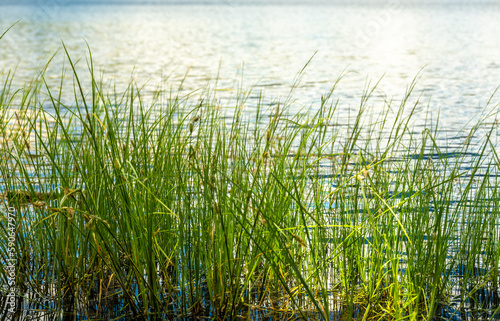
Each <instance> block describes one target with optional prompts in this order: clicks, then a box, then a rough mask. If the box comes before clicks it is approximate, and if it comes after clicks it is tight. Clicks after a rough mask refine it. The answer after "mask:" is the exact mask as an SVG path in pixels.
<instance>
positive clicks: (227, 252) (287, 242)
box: [0, 48, 500, 320]
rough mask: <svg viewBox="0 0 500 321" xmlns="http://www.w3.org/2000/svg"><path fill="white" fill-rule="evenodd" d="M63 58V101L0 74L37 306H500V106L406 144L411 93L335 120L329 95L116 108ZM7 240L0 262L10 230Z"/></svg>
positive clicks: (22, 277)
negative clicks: (317, 99)
mask: <svg viewBox="0 0 500 321" xmlns="http://www.w3.org/2000/svg"><path fill="white" fill-rule="evenodd" d="M65 49H66V48H64V50H65ZM66 53H67V52H66ZM66 57H67V65H68V66H69V67H70V71H71V72H73V80H74V91H73V93H71V94H72V95H73V99H72V100H71V103H70V104H67V103H64V102H63V100H64V98H67V97H68V93H66V92H64V91H63V89H62V88H65V86H64V84H63V81H62V80H61V83H60V85H59V86H57V87H55V86H50V85H49V84H48V82H47V81H46V79H45V73H44V72H41V73H40V75H39V77H37V78H36V79H35V80H34V81H33V82H32V83H31V84H29V85H27V86H25V87H24V88H19V89H18V88H13V85H12V79H13V76H12V75H11V74H9V73H7V74H2V77H3V87H2V89H1V91H0V92H1V94H0V118H1V120H0V124H1V125H0V126H1V127H0V158H1V162H0V191H1V193H2V195H3V197H2V202H3V204H4V205H5V206H13V207H15V208H16V211H17V215H18V218H17V219H18V224H19V228H18V231H17V239H16V246H17V252H18V255H19V257H18V262H19V265H18V273H17V284H18V285H19V292H20V295H21V296H22V298H23V300H24V302H26V303H29V304H30V306H32V307H35V308H38V309H43V310H48V311H54V312H56V311H60V310H64V311H73V312H74V313H78V314H80V315H82V316H86V317H88V318H96V317H100V318H104V319H105V318H109V317H118V316H130V315H133V316H135V317H138V318H148V317H154V316H157V317H159V318H160V317H161V318H169V319H174V318H175V317H188V316H203V315H204V316H207V315H210V316H212V317H213V318H214V319H217V320H223V319H237V317H238V316H240V317H245V318H250V317H255V316H258V315H260V316H261V317H263V316H270V315H273V316H276V317H277V318H299V319H300V318H316V319H331V318H333V316H336V317H338V318H341V319H345V320H350V319H362V320H393V319H394V320H401V319H408V320H420V319H427V320H430V319H433V318H434V316H435V315H436V314H440V313H441V312H440V311H441V309H442V308H443V307H444V306H449V305H450V304H451V305H453V306H454V307H455V308H456V310H457V311H458V312H460V311H465V309H466V308H468V307H470V305H471V302H476V303H481V300H480V298H479V297H478V294H479V293H483V292H481V291H490V292H487V293H492V295H493V293H498V290H499V283H498V281H499V275H498V274H499V260H500V254H499V253H500V249H499V237H500V235H499V199H500V198H499V195H498V187H497V186H498V172H499V171H498V170H499V159H498V155H497V154H496V152H495V149H496V148H497V146H496V145H495V144H494V141H493V140H492V139H490V138H491V136H492V135H496V130H497V127H496V126H497V125H496V123H491V122H490V121H491V119H492V118H494V116H495V114H496V112H497V111H498V108H497V107H498V106H487V108H489V110H491V113H490V114H488V117H484V118H482V119H481V120H480V121H479V123H477V124H476V125H474V126H471V127H470V128H469V131H468V132H466V133H465V134H464V137H466V138H457V139H455V140H453V143H454V144H455V143H456V141H459V144H455V146H454V147H453V146H445V145H443V144H442V143H441V144H440V142H442V140H439V139H440V135H441V132H440V127H439V124H438V123H437V122H430V121H429V122H428V124H427V127H425V128H423V129H424V130H423V131H422V132H418V133H415V130H414V127H412V120H413V119H414V118H415V117H423V116H425V115H422V114H419V115H415V113H416V109H417V107H419V106H420V103H419V102H418V101H417V102H416V103H414V104H413V105H412V104H411V103H410V101H412V100H411V98H412V92H413V90H414V87H415V82H413V83H412V84H411V85H410V86H409V88H408V89H407V92H406V93H405V95H404V97H403V99H402V101H401V102H400V104H399V106H397V105H396V104H395V103H393V102H386V103H385V106H384V108H382V109H380V110H381V111H380V112H377V113H373V112H370V104H371V103H370V101H371V100H370V97H371V95H372V93H373V92H374V90H375V88H376V86H374V87H372V88H369V89H367V90H366V92H365V94H364V95H363V98H362V100H361V103H360V106H359V108H358V109H357V112H356V114H355V115H354V116H352V117H349V119H348V120H347V121H344V122H343V123H340V124H339V123H338V119H340V118H342V117H343V116H344V115H341V114H339V112H338V108H339V107H338V106H339V101H338V100H337V98H336V95H335V93H336V92H335V89H336V85H337V83H336V84H334V86H333V87H332V90H331V92H330V93H328V94H327V95H324V96H323V97H321V103H320V106H317V107H316V108H315V109H311V110H309V111H307V112H303V113H300V114H293V113H291V112H290V108H291V107H292V105H293V103H292V100H291V99H287V100H286V101H285V102H279V101H276V102H274V103H273V104H271V105H265V104H264V103H263V102H264V99H263V97H259V98H258V99H253V100H251V101H250V98H249V97H250V96H249V95H250V94H243V92H241V93H238V94H237V95H236V96H235V97H236V98H235V99H233V100H232V101H230V102H228V103H227V104H226V105H222V106H221V103H220V100H217V97H216V93H217V90H216V88H214V87H207V88H205V89H204V90H201V91H199V92H196V93H185V92H184V91H181V90H180V91H172V90H168V89H167V90H165V89H164V88H158V90H156V91H155V93H156V94H155V95H154V96H152V97H151V96H147V97H145V96H143V89H142V87H140V86H138V85H137V84H135V83H134V82H131V83H130V84H129V86H128V88H127V89H126V91H124V92H122V93H118V92H115V91H113V90H112V88H110V86H109V85H107V84H106V83H105V82H103V81H100V79H102V77H99V76H98V75H96V74H95V71H94V67H93V62H92V56H91V55H89V57H88V63H89V75H88V76H90V77H87V78H88V79H89V81H88V82H83V81H82V80H81V79H80V76H81V75H80V74H79V73H78V72H76V68H75V65H74V62H73V61H72V60H71V58H70V55H69V54H67V56H66ZM63 78H64V73H63V74H62V75H61V79H63ZM250 105H251V106H252V107H249V106H250ZM227 114H232V115H233V116H232V119H227V118H226V117H225V115H227ZM485 128H486V130H487V135H486V136H482V135H480V130H484V129H485ZM450 142H451V140H450ZM0 238H1V239H2V241H1V242H0V249H1V251H0V255H1V258H0V260H2V261H4V260H5V259H6V257H5V255H6V244H7V241H6V239H7V235H6V223H5V218H2V224H1V228H0ZM0 273H1V274H0V277H1V278H2V279H6V274H5V272H4V271H1V272H0ZM113 309H114V310H113ZM493 312H494V311H490V313H489V314H488V316H489V317H490V316H491V317H492V315H493ZM496 312H497V313H498V311H496Z"/></svg>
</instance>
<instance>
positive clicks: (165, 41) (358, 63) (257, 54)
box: [0, 2, 500, 129]
mask: <svg viewBox="0 0 500 321" xmlns="http://www.w3.org/2000/svg"><path fill="white" fill-rule="evenodd" d="M63 3H64V2H63ZM498 16H500V6H497V5H426V6H401V5H398V4H397V2H395V4H392V5H387V6H384V5H379V6H366V5H365V6H361V5H288V6H286V5H269V6H267V5H246V6H231V5H127V6H124V5H106V6H105V5H62V6H46V7H40V6H36V5H33V6H0V30H5V29H6V28H7V27H8V26H9V25H11V24H12V23H14V22H15V21H16V20H18V19H21V21H20V22H19V24H18V25H16V26H15V27H14V28H13V29H12V30H11V31H10V32H9V33H8V34H7V35H6V36H5V37H4V39H2V41H1V43H0V68H1V70H2V73H6V71H7V70H9V69H16V81H17V82H18V83H23V82H24V81H26V80H29V79H32V78H33V75H34V73H35V71H36V70H37V68H39V67H40V66H41V65H43V64H44V63H45V62H46V61H47V60H48V59H49V57H50V56H51V55H52V54H53V53H54V52H55V51H56V50H57V49H58V48H60V46H61V40H62V41H64V42H65V43H66V45H67V47H68V49H69V50H70V53H71V54H72V56H73V58H74V59H75V60H77V59H78V58H80V57H82V56H83V55H84V54H85V52H86V50H87V49H86V44H85V41H84V40H86V41H87V42H88V44H89V45H90V47H91V49H92V52H93V55H94V59H95V61H96V65H97V66H99V68H100V69H103V70H105V71H106V73H107V75H115V76H116V77H115V80H116V82H118V83H119V84H121V85H126V84H127V83H128V82H129V80H130V77H131V74H132V73H134V76H135V77H136V78H137V79H139V81H140V82H141V81H146V80H149V81H150V83H152V84H154V83H156V82H158V81H159V80H160V79H162V78H165V77H167V76H169V80H170V84H173V85H176V84H178V83H179V82H180V81H181V79H183V78H184V76H185V74H186V72H187V71H188V70H189V73H188V77H187V79H186V89H188V90H189V89H196V88H200V87H203V86H204V85H205V84H206V83H207V80H208V79H209V78H213V77H215V76H216V75H217V72H218V71H219V66H221V67H220V82H219V83H220V84H219V86H220V87H221V88H223V89H235V88H236V87H237V86H238V85H237V84H236V83H235V80H241V79H242V78H241V74H242V72H241V70H242V69H243V70H244V71H243V75H244V77H243V79H244V84H243V87H244V88H245V87H248V86H250V85H254V84H256V85H257V87H256V89H255V91H256V92H258V91H260V90H262V91H263V92H264V93H265V95H266V97H268V98H275V97H276V98H278V97H285V96H286V95H287V94H288V92H289V90H290V86H291V84H292V83H293V80H294V76H295V75H296V74H297V73H298V72H299V71H300V70H301V69H302V67H303V66H304V65H305V64H306V63H307V61H308V60H309V59H310V58H311V57H312V56H313V55H314V54H315V53H316V55H315V56H314V58H313V60H312V62H311V63H310V64H309V66H308V67H307V68H306V72H305V75H304V78H303V79H302V82H301V84H300V87H299V88H298V89H297V90H296V91H295V94H294V98H295V99H296V100H297V101H298V102H300V103H301V104H302V105H310V104H313V103H315V102H318V101H319V99H320V97H321V95H322V94H325V93H326V92H328V91H329V89H330V88H331V86H332V85H333V83H334V81H335V80H336V79H337V78H338V77H339V75H341V74H342V73H343V71H344V70H346V71H350V72H351V73H349V74H348V75H347V76H346V77H345V78H344V80H343V81H342V82H341V84H340V86H339V88H338V89H337V91H336V94H337V96H338V97H339V98H340V99H341V105H343V106H356V105H359V101H360V96H361V94H362V92H363V89H364V87H365V86H366V84H367V82H368V81H370V80H371V82H372V84H373V83H375V82H376V81H377V80H378V79H379V78H380V77H382V76H383V79H382V81H381V84H380V86H379V88H380V89H379V90H378V91H377V92H376V95H378V96H379V97H381V98H385V97H388V98H392V97H401V96H402V95H403V94H404V91H405V88H406V87H407V85H408V84H409V83H411V81H412V79H413V78H414V77H415V76H416V75H417V73H418V72H419V70H421V69H422V68H424V69H423V73H422V78H421V79H420V80H419V82H418V85H417V87H416V88H417V94H416V96H417V97H418V95H420V94H421V93H423V97H424V98H425V99H424V100H423V101H425V102H426V103H427V100H428V99H429V98H430V107H431V110H432V111H437V110H438V109H440V110H441V120H442V122H443V124H444V125H446V126H449V127H450V128H452V129H459V128H461V126H462V125H463V120H464V119H469V118H471V117H473V116H477V115H478V114H479V113H480V112H481V110H482V108H484V107H485V105H486V103H487V101H488V99H489V98H490V96H491V94H492V93H493V92H494V90H495V88H496V87H497V86H498V85H499V84H500V54H499V52H500V51H499V48H500V38H499V37H498V30H500V20H499V19H497V18H498ZM62 60H63V59H62V55H59V56H57V57H56V58H55V60H54V62H53V63H52V65H51V66H52V69H51V72H52V74H51V75H52V78H53V79H55V80H54V81H57V78H58V77H59V75H60V71H61V66H60V64H61V62H62ZM79 65H80V67H81V68H86V63H85V61H84V60H82V61H81V62H80V63H79ZM242 66H244V68H242ZM189 68H190V69H189ZM228 92H229V93H231V90H229V91H228Z"/></svg>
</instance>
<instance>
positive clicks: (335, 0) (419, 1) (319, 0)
mask: <svg viewBox="0 0 500 321" xmlns="http://www.w3.org/2000/svg"><path fill="white" fill-rule="evenodd" d="M339 4H340V5H389V6H393V5H435V4H437V5H479V4H481V5H484V4H487V5H500V3H499V2H498V1H494V0H185V1H183V0H123V1H122V0H90V1H84V0H48V1H40V0H0V6H2V5H9V6H10V5H35V6H40V7H56V6H65V5H216V6H220V5H224V6H240V5H308V6H309V5H310V6H315V5H339Z"/></svg>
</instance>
